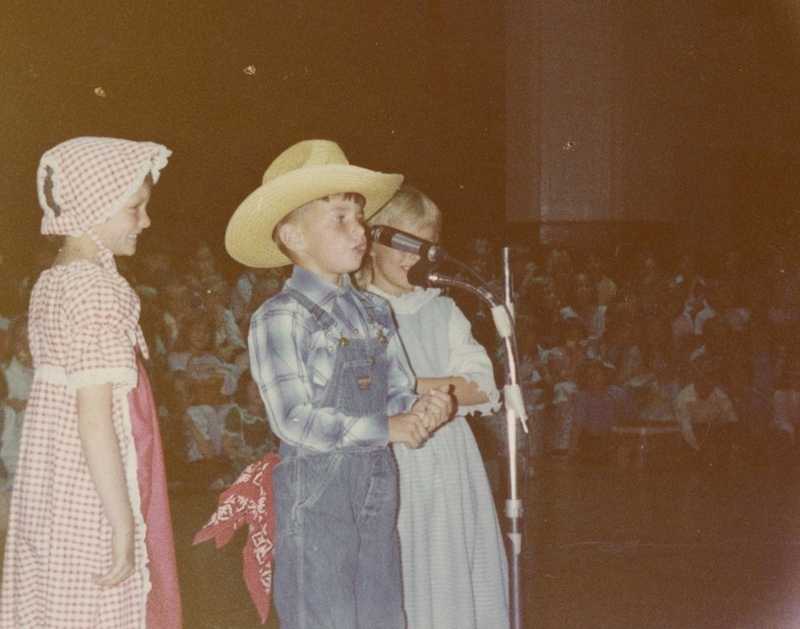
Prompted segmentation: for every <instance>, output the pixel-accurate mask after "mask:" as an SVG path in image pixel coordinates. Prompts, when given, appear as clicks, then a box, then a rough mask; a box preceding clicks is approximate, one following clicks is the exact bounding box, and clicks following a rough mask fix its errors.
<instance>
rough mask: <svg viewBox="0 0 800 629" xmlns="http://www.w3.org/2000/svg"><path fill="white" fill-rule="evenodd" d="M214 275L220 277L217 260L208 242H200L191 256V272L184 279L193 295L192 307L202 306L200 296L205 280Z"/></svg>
mask: <svg viewBox="0 0 800 629" xmlns="http://www.w3.org/2000/svg"><path fill="white" fill-rule="evenodd" d="M212 275H219V271H217V260H216V258H215V257H214V253H213V252H212V251H211V247H210V246H209V245H208V243H207V242H204V241H200V242H198V243H197V244H196V245H195V247H194V250H193V251H192V253H191V255H190V256H189V272H188V273H187V274H186V276H185V278H184V282H185V284H186V285H187V286H188V287H189V291H190V292H191V294H192V305H193V306H194V307H196V308H197V307H199V306H200V303H201V302H200V295H201V294H202V292H203V280H204V279H205V278H207V277H210V276H212Z"/></svg>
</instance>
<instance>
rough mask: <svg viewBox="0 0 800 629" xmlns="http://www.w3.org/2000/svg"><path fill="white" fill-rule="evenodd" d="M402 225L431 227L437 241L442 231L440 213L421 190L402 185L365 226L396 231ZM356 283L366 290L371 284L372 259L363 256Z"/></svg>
mask: <svg viewBox="0 0 800 629" xmlns="http://www.w3.org/2000/svg"><path fill="white" fill-rule="evenodd" d="M403 223H413V224H414V225H415V226H419V227H426V226H428V225H432V226H433V227H434V229H435V230H436V237H437V240H438V237H439V233H440V232H441V231H442V212H441V210H440V209H439V208H438V207H437V205H436V204H435V203H434V202H433V201H431V199H430V198H429V197H428V196H427V195H426V194H425V193H424V192H422V191H421V190H418V189H417V188H415V187H414V186H410V185H408V184H405V183H404V184H403V185H401V186H400V188H399V189H398V190H397V192H395V194H394V196H393V197H392V198H391V199H389V202H388V203H387V204H386V205H384V206H383V207H382V208H381V209H380V210H379V211H378V212H377V213H376V214H373V215H372V216H371V217H370V218H369V219H368V220H367V225H369V226H370V227H371V226H373V225H386V226H388V227H394V228H396V229H398V228H399V227H400V226H401V225H402V224H403ZM355 277H356V283H357V284H358V285H359V286H360V287H361V288H366V287H367V286H369V285H370V283H371V282H372V257H371V256H365V258H364V264H363V266H362V267H361V268H360V269H359V270H358V271H357V272H356V276H355Z"/></svg>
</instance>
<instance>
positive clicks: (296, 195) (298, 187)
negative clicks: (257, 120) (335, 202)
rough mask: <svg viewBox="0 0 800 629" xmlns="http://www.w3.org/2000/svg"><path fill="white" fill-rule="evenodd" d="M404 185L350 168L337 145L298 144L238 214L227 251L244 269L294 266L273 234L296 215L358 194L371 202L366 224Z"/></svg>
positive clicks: (276, 164)
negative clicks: (289, 216) (331, 198)
mask: <svg viewBox="0 0 800 629" xmlns="http://www.w3.org/2000/svg"><path fill="white" fill-rule="evenodd" d="M402 182H403V176H402V175H388V174H384V173H378V172H374V171H371V170H367V169H366V168H359V167H358V166H351V165H350V164H349V163H348V161H347V158H346V157H345V156H344V153H343V152H342V149H341V148H339V145H338V144H336V142H330V141H328V140H306V141H304V142H299V143H297V144H295V145H294V146H291V147H289V148H288V149H286V150H285V151H284V152H283V153H281V154H280V155H279V156H278V157H277V158H276V159H275V161H273V162H272V163H271V164H270V165H269V168H267V172H265V173H264V179H263V184H262V185H261V187H259V188H257V189H256V190H255V191H254V192H253V193H252V194H250V196H248V197H247V198H246V199H245V200H244V201H243V202H242V203H241V205H240V206H239V207H238V208H237V209H236V211H235V212H234V213H233V216H232V217H231V220H230V221H229V222H228V229H227V230H226V232H225V248H226V249H227V250H228V253H229V254H230V255H231V257H232V258H233V259H234V260H236V261H237V262H241V263H242V264H244V265H245V266H250V267H258V268H272V267H277V266H284V265H287V264H291V263H292V262H291V260H289V258H287V257H286V255H284V254H283V252H281V250H280V249H278V246H277V245H276V244H275V241H274V240H273V239H272V233H273V231H275V227H276V225H277V224H278V223H279V222H280V221H281V220H282V219H283V218H284V217H285V216H286V215H287V214H289V213H290V212H291V211H292V210H295V209H297V208H299V207H300V206H301V205H304V204H306V203H309V202H311V201H315V200H316V199H321V198H322V197H326V196H328V195H331V194H338V193H343V192H357V193H359V194H361V195H362V196H363V197H364V198H365V199H366V205H365V206H364V219H365V220H366V219H367V218H369V217H370V216H372V215H373V214H375V212H377V211H378V210H379V209H381V208H382V207H383V206H384V205H385V204H386V202H387V201H389V199H391V198H392V195H394V193H395V191H396V190H397V188H399V187H400V184H401V183H402Z"/></svg>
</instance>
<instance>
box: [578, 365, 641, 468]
mask: <svg viewBox="0 0 800 629" xmlns="http://www.w3.org/2000/svg"><path fill="white" fill-rule="evenodd" d="M612 374H613V370H612V369H611V368H610V366H608V365H605V364H604V363H603V362H601V361H600V360H592V361H589V362H587V363H586V364H585V365H584V367H583V369H582V373H581V378H580V385H579V387H578V392H577V394H576V395H575V402H574V404H573V412H572V428H571V431H570V436H569V457H570V458H571V459H574V458H577V457H578V456H580V457H581V458H582V459H585V460H589V461H594V462H608V460H609V457H610V455H611V451H612V442H611V428H612V427H613V426H614V425H615V424H617V423H626V422H631V421H633V420H634V419H635V417H636V411H635V409H634V407H633V401H632V400H631V398H630V396H629V395H628V392H627V391H625V389H623V388H622V387H619V386H616V385H613V384H611V380H610V379H611V376H612Z"/></svg>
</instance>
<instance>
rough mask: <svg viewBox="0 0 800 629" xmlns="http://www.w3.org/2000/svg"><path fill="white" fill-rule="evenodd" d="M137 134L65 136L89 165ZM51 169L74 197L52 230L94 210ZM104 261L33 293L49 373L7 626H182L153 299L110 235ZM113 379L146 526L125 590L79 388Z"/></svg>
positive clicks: (25, 441)
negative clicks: (81, 420)
mask: <svg viewBox="0 0 800 629" xmlns="http://www.w3.org/2000/svg"><path fill="white" fill-rule="evenodd" d="M104 142H105V143H104ZM113 143H115V144H113ZM131 144H133V143H126V141H119V140H108V141H104V140H103V139H99V140H98V139H94V138H89V139H81V140H80V141H72V142H69V143H65V144H64V145H61V146H62V147H66V149H70V150H73V152H72V153H69V152H68V151H65V153H67V157H68V158H69V159H71V160H72V162H71V163H73V164H78V166H79V170H81V172H85V171H86V170H87V168H86V165H85V164H82V163H81V162H80V160H81V159H83V158H84V157H85V156H86V155H87V154H88V153H87V151H86V149H85V147H87V146H88V147H89V149H91V150H92V151H95V153H94V154H91V155H89V158H91V159H94V160H95V162H96V161H97V159H96V157H95V155H96V153H97V151H98V150H99V151H100V152H101V153H102V152H103V151H105V152H106V153H107V154H110V155H111V156H112V157H113V153H114V151H117V152H119V151H118V147H119V146H122V148H123V149H128V148H130V147H129V145H131ZM76 146H77V150H74V149H75V147H76ZM60 148H61V147H57V149H60ZM133 148H136V147H133ZM109 149H110V150H109ZM54 151H55V149H54ZM151 152H152V150H151ZM47 155H48V154H46V155H45V156H46V157H47ZM120 159H122V158H120ZM134 159H135V160H138V161H139V162H141V161H142V159H143V158H141V157H139V156H138V155H137V156H136V157H135V158H134ZM84 161H86V160H84ZM43 164H45V160H44V159H43ZM50 165H51V166H50ZM48 166H50V167H51V168H53V169H58V174H59V175H60V177H61V179H60V180H59V181H58V182H57V183H58V184H59V186H60V187H61V190H60V191H59V190H56V193H57V194H55V195H54V196H56V198H57V200H58V202H59V203H61V204H63V208H62V209H61V210H62V211H60V212H58V213H57V214H58V215H57V216H56V215H52V216H50V217H48V216H47V210H45V212H46V217H45V220H44V221H43V231H47V230H46V225H45V224H44V223H46V221H48V220H49V219H50V218H55V219H58V220H62V221H63V220H67V219H69V220H71V219H73V218H74V217H76V216H77V215H78V214H77V213H79V212H80V211H81V210H80V209H79V206H80V201H81V198H80V197H79V196H78V198H77V199H76V202H75V203H73V202H72V201H71V200H70V198H69V196H68V195H70V194H75V191H76V190H77V188H76V187H75V186H74V185H73V186H71V184H74V183H75V182H76V181H77V178H76V177H73V178H72V179H70V178H69V177H68V176H67V175H68V174H69V171H68V168H69V164H66V165H65V162H64V159H63V158H62V161H61V162H58V161H57V160H56V159H52V160H51V161H50V164H48ZM137 168H139V167H138V166H137ZM113 170H114V172H116V173H119V172H120V171H121V170H122V169H121V168H115V169H113ZM140 170H141V169H140ZM137 172H138V171H137ZM146 172H147V170H146V169H145V170H144V173H146ZM40 173H41V171H40ZM144 176H145V174H142V175H141V177H144ZM40 183H41V179H40ZM135 183H136V181H134V184H135ZM104 185H105V188H106V189H108V188H109V187H110V184H104ZM114 185H118V187H119V189H120V192H118V193H117V195H122V196H124V195H125V194H128V192H129V189H130V188H131V187H132V184H129V176H128V175H126V177H125V178H124V179H123V180H122V181H120V182H118V183H117V184H114ZM138 185H141V178H139V179H138ZM134 189H135V188H134ZM40 192H41V185H40ZM97 196H98V195H97V194H94V197H97ZM84 207H88V206H86V205H84ZM87 220H88V221H89V224H88V226H87V225H85V224H84V225H81V224H80V222H76V223H74V224H67V225H65V226H63V227H64V229H63V230H61V231H55V230H60V229H61V227H59V225H57V224H56V225H55V227H54V228H53V229H54V232H53V233H65V232H66V233H69V232H70V231H72V230H73V229H78V230H80V229H84V231H86V232H87V233H89V234H90V235H91V234H92V232H91V229H90V227H91V225H93V224H96V222H97V221H98V220H102V216H101V217H99V218H98V217H97V216H95V215H91V216H89V218H88V219H87ZM51 225H52V223H51ZM92 238H93V239H94V240H95V242H96V243H97V244H98V245H100V244H101V243H100V242H99V239H97V238H96V236H94V235H92ZM100 259H101V262H102V266H98V265H96V264H94V263H92V262H90V261H89V260H77V261H74V262H72V263H70V264H66V265H57V266H54V267H53V268H51V269H49V270H47V271H45V272H43V273H42V275H41V276H40V278H39V280H38V281H37V283H36V285H35V287H34V289H33V292H32V295H31V302H30V311H29V335H30V346H31V353H32V355H33V362H34V368H35V374H34V380H33V386H32V389H31V394H30V398H29V401H28V408H27V412H26V416H25V423H24V425H23V431H22V439H21V443H20V451H19V462H18V467H17V471H16V478H15V483H14V490H13V493H12V498H11V512H10V522H9V531H8V537H7V541H6V551H5V560H4V564H3V580H2V601H1V602H0V628H2V629H44V628H50V627H54V628H55V627H58V628H59V629H62V628H63V629H67V628H74V629H95V628H97V629H99V628H101V627H102V628H109V629H111V628H113V629H144V628H145V627H147V628H148V629H179V628H180V626H181V610H180V596H179V592H178V579H177V570H176V567H175V552H174V546H173V541H172V529H171V522H170V515H169V506H168V503H167V489H166V481H165V475H164V465H163V455H162V452H161V441H160V436H159V434H158V421H157V417H156V415H155V408H154V403H153V398H152V393H151V391H150V388H149V383H148V381H147V377H146V374H145V372H144V369H142V368H141V365H140V363H139V362H138V360H137V348H138V349H139V351H140V352H141V353H142V354H143V355H144V356H146V355H147V348H146V346H145V344H144V339H143V337H142V333H141V330H140V328H139V323H138V321H139V311H140V304H139V299H138V297H137V295H136V293H135V292H134V291H133V289H132V288H131V287H130V285H129V284H128V283H127V282H126V281H125V279H124V278H123V277H122V276H121V275H119V273H118V272H117V270H116V266H115V264H114V259H113V255H112V253H111V251H109V250H108V249H106V248H104V247H102V246H101V251H100ZM107 382H111V383H112V384H113V402H112V418H113V422H114V428H115V430H116V433H117V438H118V440H119V445H120V452H121V454H122V460H123V463H124V466H125V471H126V476H127V484H128V494H129V496H130V499H131V505H132V507H133V513H134V523H135V532H134V540H135V544H134V546H135V548H134V550H135V565H136V569H135V572H134V574H133V575H132V576H131V577H129V578H128V579H126V580H125V581H123V582H122V583H121V584H120V585H118V586H114V587H100V586H97V585H95V584H94V582H93V581H92V577H93V576H99V575H102V574H105V573H106V572H107V571H108V570H109V569H110V567H111V565H112V556H111V525H110V524H109V522H108V519H107V518H106V516H105V514H104V511H103V507H102V505H101V503H100V498H99V495H98V493H97V491H96V489H95V486H94V483H93V482H92V479H91V477H90V476H89V470H88V466H87V464H86V459H85V457H84V455H83V451H82V448H81V441H80V438H79V435H78V414H77V392H76V391H77V389H79V388H82V387H86V386H91V385H94V384H103V383H107Z"/></svg>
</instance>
